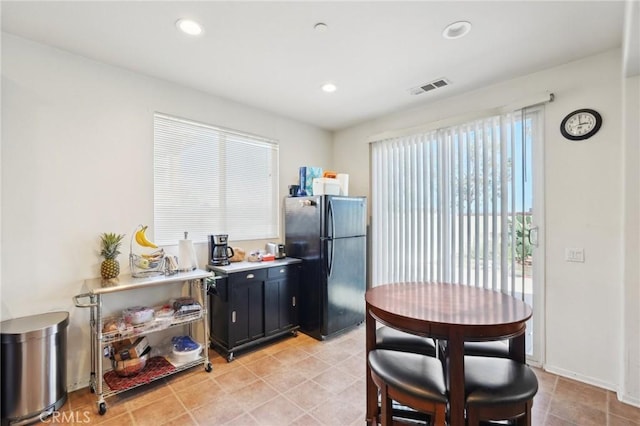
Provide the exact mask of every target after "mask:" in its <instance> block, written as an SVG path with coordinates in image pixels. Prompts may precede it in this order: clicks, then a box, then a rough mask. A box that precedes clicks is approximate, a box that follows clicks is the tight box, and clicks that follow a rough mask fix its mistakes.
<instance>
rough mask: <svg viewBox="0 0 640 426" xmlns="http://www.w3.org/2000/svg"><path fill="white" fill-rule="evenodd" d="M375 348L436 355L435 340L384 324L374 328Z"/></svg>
mask: <svg viewBox="0 0 640 426" xmlns="http://www.w3.org/2000/svg"><path fill="white" fill-rule="evenodd" d="M376 348H378V349H390V350H394V351H400V352H412V353H415V354H422V355H428V356H433V357H435V356H436V342H435V341H434V340H433V339H431V338H429V337H422V336H417V335H415V334H411V333H405V332H404V331H400V330H396V329H395V328H392V327H386V326H385V327H380V328H378V329H377V330H376Z"/></svg>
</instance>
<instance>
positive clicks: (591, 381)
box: [544, 364, 618, 392]
mask: <svg viewBox="0 0 640 426" xmlns="http://www.w3.org/2000/svg"><path fill="white" fill-rule="evenodd" d="M544 370H545V371H548V372H549V373H553V374H556V375H558V376H562V377H566V378H567V379H571V380H577V381H578V382H582V383H586V384H588V385H593V386H596V387H599V388H602V389H607V390H610V391H613V392H617V391H618V386H617V385H616V384H615V383H609V382H605V381H603V380H599V379H596V378H593V377H589V376H584V375H582V374H577V373H576V372H575V371H569V370H565V369H564V368H559V367H554V366H553V365H549V364H546V365H545V366H544Z"/></svg>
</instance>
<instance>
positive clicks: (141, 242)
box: [129, 225, 165, 278]
mask: <svg viewBox="0 0 640 426" xmlns="http://www.w3.org/2000/svg"><path fill="white" fill-rule="evenodd" d="M146 230H147V226H143V225H138V226H137V227H136V229H135V230H134V231H133V233H132V234H131V242H130V244H129V267H130V268H131V276H132V277H134V278H146V277H153V276H156V275H164V273H165V254H164V250H163V249H161V248H160V249H158V246H156V245H155V244H153V243H152V242H150V241H148V240H147V238H146V236H145V234H144V233H145V231H146ZM134 241H135V242H136V249H137V250H138V251H139V253H134V252H133V248H134V244H133V243H134ZM145 250H146V251H147V253H145V252H144V251H145Z"/></svg>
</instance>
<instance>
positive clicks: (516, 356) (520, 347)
mask: <svg viewBox="0 0 640 426" xmlns="http://www.w3.org/2000/svg"><path fill="white" fill-rule="evenodd" d="M525 337H526V328H525V330H523V331H522V334H520V335H518V336H516V337H513V338H511V339H510V340H509V358H511V359H512V360H514V361H518V362H521V363H525V362H526V359H527V355H526V353H525V352H526V348H525V345H526V343H525V340H526V339H525Z"/></svg>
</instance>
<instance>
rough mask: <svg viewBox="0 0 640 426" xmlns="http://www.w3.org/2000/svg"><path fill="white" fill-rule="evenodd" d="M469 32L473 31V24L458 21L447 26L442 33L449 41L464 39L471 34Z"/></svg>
mask: <svg viewBox="0 0 640 426" xmlns="http://www.w3.org/2000/svg"><path fill="white" fill-rule="evenodd" d="M469 31H471V22H468V21H457V22H454V23H452V24H449V25H447V27H446V28H445V29H444V30H443V31H442V37H444V38H448V39H456V38H462V37H464V36H466V35H467V34H469Z"/></svg>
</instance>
